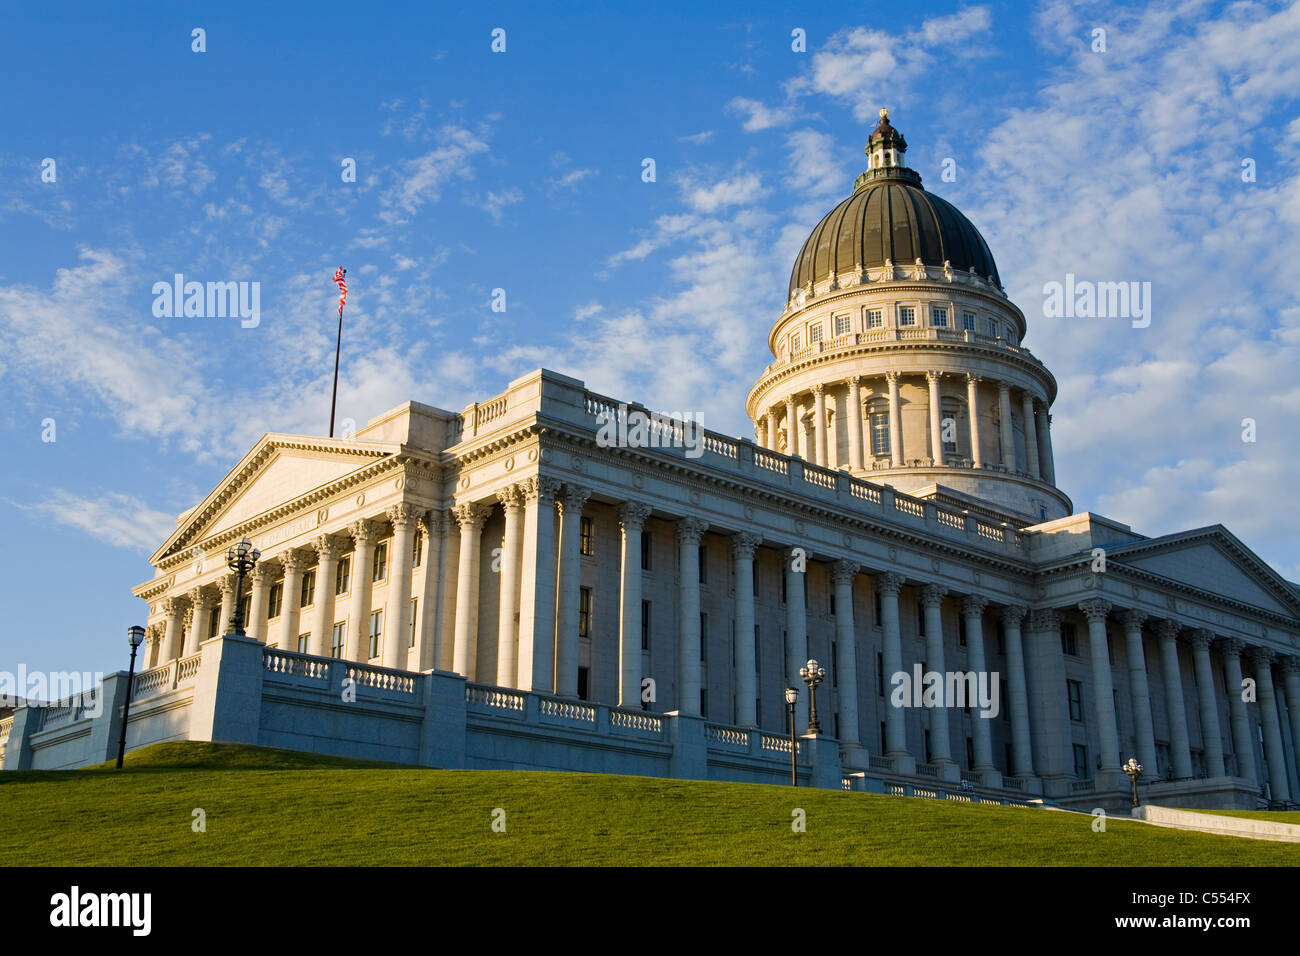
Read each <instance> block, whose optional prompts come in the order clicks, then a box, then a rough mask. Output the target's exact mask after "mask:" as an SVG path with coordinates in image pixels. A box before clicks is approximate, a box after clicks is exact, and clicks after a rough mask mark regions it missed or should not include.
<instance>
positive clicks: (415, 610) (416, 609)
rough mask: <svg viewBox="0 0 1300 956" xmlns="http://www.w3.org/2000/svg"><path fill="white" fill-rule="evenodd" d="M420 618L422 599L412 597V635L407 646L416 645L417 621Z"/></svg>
mask: <svg viewBox="0 0 1300 956" xmlns="http://www.w3.org/2000/svg"><path fill="white" fill-rule="evenodd" d="M419 618H420V599H419V598H411V636H410V639H409V640H408V641H407V644H406V646H407V647H414V646H415V622H416V621H418V620H419Z"/></svg>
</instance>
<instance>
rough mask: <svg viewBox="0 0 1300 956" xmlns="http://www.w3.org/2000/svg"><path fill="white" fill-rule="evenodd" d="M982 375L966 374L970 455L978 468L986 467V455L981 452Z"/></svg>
mask: <svg viewBox="0 0 1300 956" xmlns="http://www.w3.org/2000/svg"><path fill="white" fill-rule="evenodd" d="M979 384H980V377H979V376H978V375H967V376H966V414H967V416H968V417H969V418H970V457H971V462H972V464H973V465H974V466H975V467H976V468H983V467H984V456H983V454H982V453H981V452H980V392H979Z"/></svg>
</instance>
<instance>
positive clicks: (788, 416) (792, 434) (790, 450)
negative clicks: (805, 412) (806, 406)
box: [785, 395, 800, 456]
mask: <svg viewBox="0 0 1300 956" xmlns="http://www.w3.org/2000/svg"><path fill="white" fill-rule="evenodd" d="M785 453H786V454H787V455H790V456H798V455H799V453H800V452H799V406H798V405H796V404H795V401H794V396H793V395H791V396H789V397H788V398H787V399H786V400H785Z"/></svg>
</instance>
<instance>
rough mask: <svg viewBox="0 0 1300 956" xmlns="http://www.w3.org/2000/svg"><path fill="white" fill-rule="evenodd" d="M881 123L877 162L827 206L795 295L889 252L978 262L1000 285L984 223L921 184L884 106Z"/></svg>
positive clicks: (795, 275)
mask: <svg viewBox="0 0 1300 956" xmlns="http://www.w3.org/2000/svg"><path fill="white" fill-rule="evenodd" d="M881 112H882V116H881V120H880V125H878V126H877V127H876V129H875V130H874V131H873V132H872V134H871V138H870V139H869V140H868V141H867V150H866V151H867V155H868V156H869V157H871V166H870V168H868V170H867V172H865V173H863V174H862V175H861V176H859V177H858V181H857V183H856V184H855V187H856V188H855V189H854V192H853V195H851V196H850V197H849V198H847V199H845V200H844V201H843V202H841V203H840V204H839V205H838V206H836V207H835V208H834V209H832V210H831V211H830V212H828V213H827V214H826V215H825V216H824V217H823V218H822V221H821V222H819V223H818V224H817V226H816V228H815V229H813V231H812V235H810V236H809V237H808V239H807V241H806V242H805V243H804V244H803V248H802V249H800V250H799V255H798V256H797V257H796V258H795V262H794V269H793V270H792V271H791V272H790V295H794V293H795V290H797V289H799V288H802V287H803V286H806V285H807V284H808V283H810V282H811V283H812V284H813V285H814V286H816V285H818V284H819V283H821V282H822V281H824V280H826V279H828V278H830V277H831V275H832V274H833V273H842V272H851V271H853V270H854V269H870V268H880V267H881V266H883V265H885V262H886V260H888V261H890V262H892V263H893V264H894V265H895V266H899V267H905V266H910V265H912V264H914V263H915V262H916V260H917V259H920V260H921V262H922V263H924V264H925V265H927V266H938V267H942V266H943V264H944V263H945V262H948V263H950V264H951V266H952V269H953V271H954V272H968V271H969V270H970V269H971V268H974V269H975V271H976V272H977V273H979V275H980V277H981V278H990V277H991V278H992V280H993V283H994V284H995V285H996V286H998V287H999V288H1000V287H1001V285H1002V282H1001V279H1000V278H999V276H998V268H997V265H996V264H995V263H994V262H993V254H992V253H991V252H989V247H988V244H987V243H986V242H985V241H984V237H983V236H981V235H980V233H979V230H978V229H976V228H975V227H974V226H973V225H971V221H970V220H969V219H967V218H966V217H965V216H963V215H962V214H961V212H959V211H958V210H957V207H955V206H954V205H952V203H950V202H948V201H947V200H945V199H941V198H939V197H938V196H936V195H935V194H934V193H932V192H927V191H926V190H925V189H922V188H921V177H920V176H919V175H918V174H917V173H916V172H915V171H914V170H911V169H908V168H907V167H905V166H903V165H902V162H901V160H902V153H903V152H905V151H906V149H907V144H906V141H905V140H904V139H903V138H902V136H901V135H899V134H898V132H897V131H896V130H895V129H894V128H893V127H892V126H890V125H889V118H888V116H887V115H886V114H885V111H883V110H882V111H881Z"/></svg>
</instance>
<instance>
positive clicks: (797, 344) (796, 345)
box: [790, 332, 803, 356]
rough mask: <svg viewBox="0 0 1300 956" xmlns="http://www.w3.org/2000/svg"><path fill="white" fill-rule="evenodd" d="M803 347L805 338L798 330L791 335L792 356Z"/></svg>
mask: <svg viewBox="0 0 1300 956" xmlns="http://www.w3.org/2000/svg"><path fill="white" fill-rule="evenodd" d="M801 348H803V338H802V337H801V336H800V335H799V333H798V332H796V333H795V334H794V335H792V336H790V354H791V356H793V355H794V354H795V353H796V352H798V351H799V350H800V349H801Z"/></svg>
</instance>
